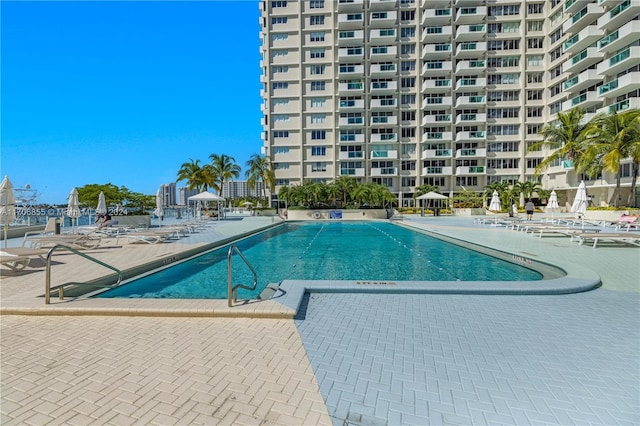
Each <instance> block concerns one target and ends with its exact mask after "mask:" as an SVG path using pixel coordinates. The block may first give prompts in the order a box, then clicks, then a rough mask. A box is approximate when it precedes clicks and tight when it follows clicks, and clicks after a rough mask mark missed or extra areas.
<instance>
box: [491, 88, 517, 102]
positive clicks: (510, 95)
mask: <svg viewBox="0 0 640 426" xmlns="http://www.w3.org/2000/svg"><path fill="white" fill-rule="evenodd" d="M487 100H488V101H490V102H496V101H518V100H520V91H519V90H504V91H502V92H489V93H488V94H487Z"/></svg>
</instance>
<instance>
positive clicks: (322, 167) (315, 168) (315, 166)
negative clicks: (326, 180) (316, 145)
mask: <svg viewBox="0 0 640 426" xmlns="http://www.w3.org/2000/svg"><path fill="white" fill-rule="evenodd" d="M311 171H312V172H326V171H327V163H326V162H324V161H318V162H315V163H311Z"/></svg>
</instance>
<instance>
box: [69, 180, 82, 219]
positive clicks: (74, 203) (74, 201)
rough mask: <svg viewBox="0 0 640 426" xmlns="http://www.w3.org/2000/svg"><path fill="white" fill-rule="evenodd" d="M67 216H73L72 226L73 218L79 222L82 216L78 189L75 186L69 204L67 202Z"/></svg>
mask: <svg viewBox="0 0 640 426" xmlns="http://www.w3.org/2000/svg"><path fill="white" fill-rule="evenodd" d="M67 216H69V217H70V218H71V226H72V227H73V218H75V219H76V221H75V222H76V224H77V223H78V218H79V217H80V203H79V202H78V190H77V189H75V188H73V189H72V190H71V193H70V194H69V204H67Z"/></svg>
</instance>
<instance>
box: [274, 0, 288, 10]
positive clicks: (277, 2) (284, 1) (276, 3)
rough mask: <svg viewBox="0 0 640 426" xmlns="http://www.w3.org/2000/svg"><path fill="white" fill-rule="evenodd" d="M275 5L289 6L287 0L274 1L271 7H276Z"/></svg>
mask: <svg viewBox="0 0 640 426" xmlns="http://www.w3.org/2000/svg"><path fill="white" fill-rule="evenodd" d="M274 7H287V1H286V0H281V1H272V2H271V8H274Z"/></svg>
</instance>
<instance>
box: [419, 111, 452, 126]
mask: <svg viewBox="0 0 640 426" xmlns="http://www.w3.org/2000/svg"><path fill="white" fill-rule="evenodd" d="M434 124H451V114H438V115H425V116H424V117H422V125H423V126H427V125H434Z"/></svg>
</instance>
